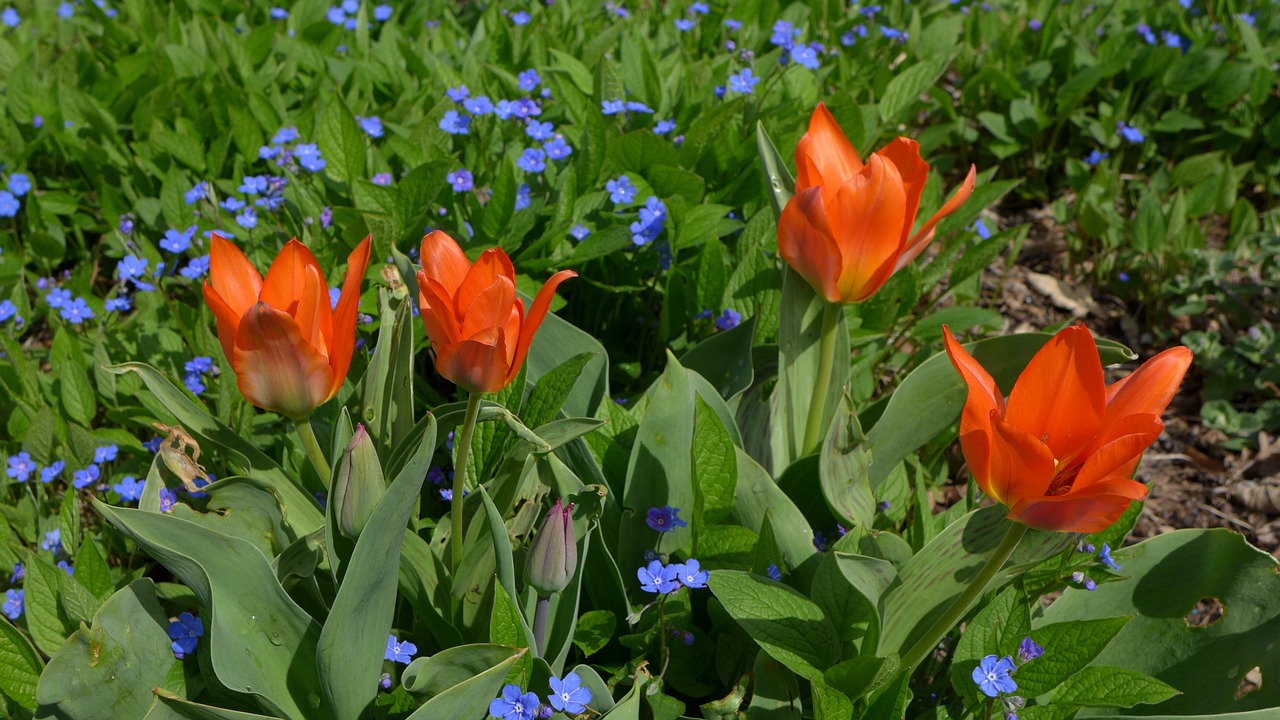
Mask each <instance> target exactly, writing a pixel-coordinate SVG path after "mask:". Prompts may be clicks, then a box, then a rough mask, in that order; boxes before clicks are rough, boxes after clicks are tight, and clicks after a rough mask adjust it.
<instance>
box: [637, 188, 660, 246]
mask: <svg viewBox="0 0 1280 720" xmlns="http://www.w3.org/2000/svg"><path fill="white" fill-rule="evenodd" d="M666 219H667V206H666V205H665V204H664V203H663V202H662V201H661V200H659V199H658V198H656V197H654V196H653V195H650V196H649V199H648V200H646V201H645V203H644V207H642V208H640V219H639V220H637V221H636V222H633V223H631V242H632V243H634V244H635V245H636V246H638V247H643V246H645V245H648V244H649V243H651V242H653V241H654V240H656V239H658V236H659V235H661V234H662V228H663V223H664V222H665V221H666Z"/></svg>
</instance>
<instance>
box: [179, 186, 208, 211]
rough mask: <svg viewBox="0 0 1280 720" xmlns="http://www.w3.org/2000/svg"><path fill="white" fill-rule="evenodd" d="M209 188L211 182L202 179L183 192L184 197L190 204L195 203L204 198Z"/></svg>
mask: <svg viewBox="0 0 1280 720" xmlns="http://www.w3.org/2000/svg"><path fill="white" fill-rule="evenodd" d="M208 189H209V183H206V182H205V181H203V180H201V181H200V182H198V183H196V186H195V187H193V188H191V189H190V190H188V191H186V192H185V193H183V194H182V199H183V200H186V201H187V204H188V205H195V204H196V203H198V202H200V200H201V199H202V198H204V194H205V192H206V191H207V190H208Z"/></svg>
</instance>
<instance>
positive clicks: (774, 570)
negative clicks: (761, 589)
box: [765, 565, 782, 582]
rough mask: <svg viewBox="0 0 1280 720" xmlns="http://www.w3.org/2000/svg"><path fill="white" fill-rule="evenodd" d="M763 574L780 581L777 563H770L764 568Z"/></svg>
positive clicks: (780, 572)
mask: <svg viewBox="0 0 1280 720" xmlns="http://www.w3.org/2000/svg"><path fill="white" fill-rule="evenodd" d="M765 574H767V575H768V576H769V579H770V580H772V581H774V582H781V581H782V571H781V570H779V569H778V566H777V565H770V566H769V567H768V568H765Z"/></svg>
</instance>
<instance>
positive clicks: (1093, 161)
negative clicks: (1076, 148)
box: [1084, 150, 1110, 167]
mask: <svg viewBox="0 0 1280 720" xmlns="http://www.w3.org/2000/svg"><path fill="white" fill-rule="evenodd" d="M1108 157H1110V155H1108V154H1107V153H1104V152H1102V151H1101V150H1093V151H1091V152H1090V153H1089V154H1088V155H1085V156H1084V164H1085V165H1088V166H1090V167H1093V166H1094V165H1097V164H1098V163H1100V162H1102V161H1103V160H1106V159H1107V158H1108Z"/></svg>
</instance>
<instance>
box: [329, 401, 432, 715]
mask: <svg viewBox="0 0 1280 720" xmlns="http://www.w3.org/2000/svg"><path fill="white" fill-rule="evenodd" d="M435 443H436V432H435V423H434V422H432V423H430V424H429V425H428V426H427V431H426V433H425V434H423V436H422V438H421V439H420V440H419V441H418V448H417V450H416V451H415V452H414V454H413V456H412V457H411V458H410V460H409V462H408V463H406V464H405V466H404V468H403V469H401V470H400V473H399V475H398V476H397V477H396V479H395V480H394V481H393V482H392V483H391V486H390V487H388V488H387V490H386V493H385V494H384V495H383V496H382V498H381V499H380V500H379V501H378V504H377V506H376V507H375V508H374V510H373V514H372V515H370V516H369V521H368V522H367V523H366V524H365V526H364V529H363V530H362V531H361V532H360V536H359V539H358V540H357V541H356V547H355V551H354V552H353V553H352V554H351V560H350V562H349V563H348V565H347V572H346V576H345V577H344V578H343V579H342V585H341V586H340V587H339V588H338V595H337V597H336V598H335V599H334V601H333V606H332V609H331V610H330V611H329V617H328V619H327V620H326V621H325V624H324V628H323V629H322V630H321V631H320V642H319V645H318V647H317V648H316V664H317V666H318V667H319V672H320V683H321V687H322V688H323V690H324V693H325V696H326V697H327V698H328V700H329V704H330V706H331V707H332V708H333V714H334V717H335V718H337V720H357V719H358V718H359V717H360V715H361V713H362V712H364V710H365V709H366V708H367V707H368V706H369V704H370V703H371V702H372V701H373V699H374V697H375V696H376V695H377V691H378V677H379V675H380V674H381V672H382V661H383V655H384V654H385V652H386V639H385V636H386V635H387V633H388V632H389V631H390V629H391V621H392V614H393V613H394V610H395V601H396V579H397V578H396V576H395V575H394V574H392V573H389V572H387V568H389V567H395V566H396V565H398V564H399V559H400V546H401V542H402V541H403V539H404V534H405V533H404V531H405V526H407V525H408V524H409V520H410V517H411V515H412V514H413V513H414V511H415V510H416V509H417V505H416V503H415V502H414V501H415V500H416V499H417V497H418V494H419V493H420V492H421V490H422V483H423V481H424V480H425V479H426V476H427V469H428V467H429V466H430V464H431V457H432V455H433V454H434V453H435ZM379 482H381V480H379Z"/></svg>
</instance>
